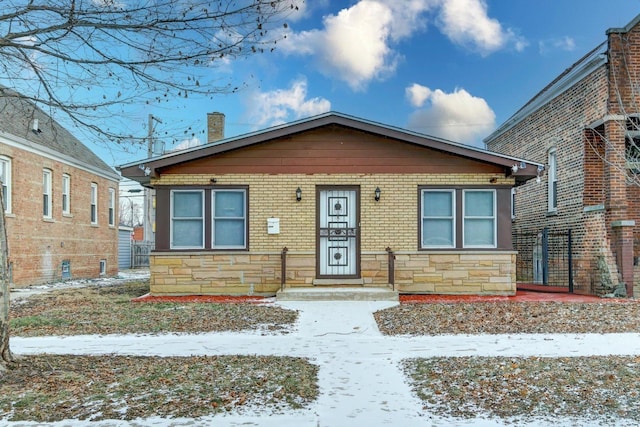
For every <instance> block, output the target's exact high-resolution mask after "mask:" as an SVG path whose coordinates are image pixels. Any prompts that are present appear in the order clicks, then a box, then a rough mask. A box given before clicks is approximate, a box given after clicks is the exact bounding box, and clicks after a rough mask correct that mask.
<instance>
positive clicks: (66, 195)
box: [62, 173, 71, 216]
mask: <svg viewBox="0 0 640 427" xmlns="http://www.w3.org/2000/svg"><path fill="white" fill-rule="evenodd" d="M62 215H67V216H68V215H71V176H70V175H69V174H66V173H65V174H62Z"/></svg>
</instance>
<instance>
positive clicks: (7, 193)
mask: <svg viewBox="0 0 640 427" xmlns="http://www.w3.org/2000/svg"><path fill="white" fill-rule="evenodd" d="M0 181H2V199H3V201H4V213H6V214H9V213H11V159H10V158H9V157H7V156H0Z"/></svg>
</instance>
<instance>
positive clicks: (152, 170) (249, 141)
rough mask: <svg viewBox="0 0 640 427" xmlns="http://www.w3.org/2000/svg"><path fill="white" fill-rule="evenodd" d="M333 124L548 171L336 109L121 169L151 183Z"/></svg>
mask: <svg viewBox="0 0 640 427" xmlns="http://www.w3.org/2000/svg"><path fill="white" fill-rule="evenodd" d="M330 125H338V126H344V127H345V128H349V129H354V130H359V131H362V132H366V133H371V134H375V135H378V136H382V137H386V138H389V139H394V140H398V141H401V142H405V143H410V144H415V145H418V146H421V147H425V148H429V149H433V150H438V151H441V152H444V153H448V154H452V155H456V156H460V157H464V158H467V159H473V160H475V161H480V162H485V163H488V164H492V165H496V166H501V167H503V168H504V171H505V175H506V176H511V175H513V176H514V177H515V178H516V183H517V184H520V183H523V182H525V181H527V180H529V179H531V178H535V177H537V176H539V175H540V174H541V173H542V171H544V165H542V164H539V163H534V162H530V161H527V160H524V159H520V158H516V157H512V156H507V155H504V154H500V153H495V152H491V151H489V150H485V149H481V148H477V147H473V146H470V145H465V144H460V143H456V142H452V141H447V140H445V139H440V138H436V137H431V136H427V135H424V134H420V133H416V132H412V131H408V130H406V129H400V128H396V127H391V126H386V125H382V124H380V123H376V122H371V121H367V120H363V119H359V118H356V117H353V116H348V115H345V114H341V113H335V112H329V113H325V114H321V115H318V116H314V117H310V118H307V119H303V120H299V121H296V122H293V123H289V124H286V125H281V126H276V127H272V128H269V129H266V130H263V131H259V132H254V133H250V134H245V135H240V136H237V137H233V138H227V139H224V140H221V141H217V142H213V143H210V144H206V145H201V146H198V147H192V148H189V149H186V150H182V151H178V152H173V153H168V154H165V155H163V156H159V157H154V158H148V159H144V160H140V161H137V162H132V163H127V164H124V165H121V166H119V167H117V169H118V170H119V171H121V173H122V175H123V176H124V177H126V178H129V179H132V180H134V181H137V182H139V183H141V184H142V185H146V186H148V185H150V181H151V178H157V177H158V176H159V171H160V170H161V169H162V168H164V167H168V166H174V165H177V164H181V163H185V162H190V161H193V160H197V159H201V158H206V157H210V156H216V155H218V154H222V153H226V152H229V151H233V150H239V149H242V148H244V147H249V146H252V145H255V144H261V143H265V142H268V141H272V140H276V139H279V138H285V137H290V136H292V135H295V134H298V133H301V132H305V131H310V130H314V129H318V128H321V127H324V126H330Z"/></svg>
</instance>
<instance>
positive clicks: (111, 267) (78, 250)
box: [0, 144, 118, 286]
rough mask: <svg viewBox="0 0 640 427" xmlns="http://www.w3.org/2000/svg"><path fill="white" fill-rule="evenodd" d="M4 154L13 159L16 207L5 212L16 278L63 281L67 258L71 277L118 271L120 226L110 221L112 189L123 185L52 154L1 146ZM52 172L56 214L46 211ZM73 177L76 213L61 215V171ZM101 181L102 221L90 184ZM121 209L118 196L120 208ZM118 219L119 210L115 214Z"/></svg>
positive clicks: (20, 283)
mask: <svg viewBox="0 0 640 427" xmlns="http://www.w3.org/2000/svg"><path fill="white" fill-rule="evenodd" d="M0 155H4V156H7V157H9V158H11V165H12V166H11V175H12V176H11V177H12V180H11V181H12V188H11V194H12V203H11V205H12V207H11V213H10V214H8V215H7V216H6V223H7V233H8V246H9V262H10V266H11V274H12V282H13V284H14V285H15V286H26V285H29V284H38V283H45V282H50V281H53V280H59V279H60V278H61V273H62V261H63V260H69V261H70V263H71V277H72V278H93V277H98V276H99V274H100V260H106V266H107V271H106V274H107V275H115V274H117V272H118V259H117V241H118V230H117V224H116V226H109V225H108V222H109V220H108V208H109V190H108V189H109V188H113V189H114V191H115V195H116V197H117V195H118V183H117V182H116V181H112V180H108V179H106V178H102V177H98V176H96V175H93V174H91V173H89V172H87V171H85V170H83V169H79V168H76V167H73V166H70V165H68V164H62V163H60V162H57V161H55V160H52V159H49V158H47V157H43V156H40V155H38V154H34V153H31V152H28V151H24V150H21V149H18V148H15V147H12V146H8V145H4V144H0ZM44 168H47V169H50V170H51V171H52V180H51V181H52V206H53V208H52V218H51V219H44V218H43V215H42V205H43V196H42V191H43V189H42V188H43V185H42V170H43V169H44ZM63 173H66V174H68V175H70V177H71V191H70V199H71V204H70V207H71V213H70V215H63V214H62V174H63ZM92 182H95V183H97V184H98V224H97V225H92V224H91V221H90V187H91V183H92ZM115 209H116V210H117V199H116V207H115ZM114 214H115V218H116V222H117V218H118V215H117V212H115V213H114Z"/></svg>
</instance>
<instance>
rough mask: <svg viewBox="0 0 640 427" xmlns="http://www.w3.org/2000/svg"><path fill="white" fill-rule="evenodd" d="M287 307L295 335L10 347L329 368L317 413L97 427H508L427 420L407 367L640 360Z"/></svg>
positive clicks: (566, 342)
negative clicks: (292, 360)
mask: <svg viewBox="0 0 640 427" xmlns="http://www.w3.org/2000/svg"><path fill="white" fill-rule="evenodd" d="M278 304H279V305H281V306H283V307H285V308H289V309H293V310H299V311H300V318H299V321H298V323H297V325H296V327H295V330H294V331H292V333H290V334H287V335H260V334H259V333H209V334H198V335H179V334H167V335H139V336H130V335H109V336H100V337H98V336H72V337H43V338H20V337H15V338H12V339H11V347H12V350H13V351H14V352H15V353H16V354H34V353H42V352H47V353H55V354H126V355H135V354H139V355H149V356H151V355H154V356H170V355H173V356H190V355H215V354H257V355H277V356H284V355H287V356H302V357H308V358H310V359H311V361H312V363H315V364H317V365H318V366H319V367H320V372H319V387H320V396H319V398H318V400H317V402H315V403H314V404H313V405H312V407H311V408H310V409H308V410H304V411H292V412H289V413H286V414H281V415H275V416H271V415H270V416H269V417H265V416H264V415H263V414H261V413H260V412H259V409H258V408H256V412H255V413H248V414H243V415H228V416H215V417H209V418H206V419H198V420H173V421H169V420H158V419H156V420H139V421H135V422H115V421H112V422H111V424H109V423H105V424H102V423H92V425H94V426H116V425H117V426H179V425H186V424H188V425H190V426H200V425H201V426H205V425H215V426H240V425H242V426H267V427H271V426H273V427H275V426H303V427H306V426H308V427H317V426H322V427H342V426H431V425H434V426H451V425H473V426H478V425H480V426H497V425H505V424H504V423H501V422H499V421H493V420H478V419H476V420H469V421H465V420H455V421H454V420H451V419H445V418H441V417H436V416H432V415H430V414H428V413H427V412H426V411H425V410H423V405H422V403H421V402H420V401H419V400H418V399H417V398H416V397H415V396H414V395H413V394H412V393H411V390H410V389H409V386H408V384H407V383H406V382H405V378H404V375H403V373H402V372H401V370H400V368H399V362H400V361H401V360H403V359H406V358H412V357H431V356H454V357H455V356H472V355H481V356H532V355H538V356H578V355H608V354H618V355H640V334H600V335H596V334H575V335H574V334H556V335H512V336H509V335H477V336H475V335H474V336H469V335H450V336H435V337H386V336H383V335H382V334H381V333H380V332H379V331H378V328H377V325H376V323H375V321H374V319H373V316H372V313H373V312H374V311H377V310H380V309H384V308H386V307H391V306H393V305H395V304H396V303H393V302H286V303H278ZM10 425H12V426H22V425H29V424H18V423H12V424H10ZM31 425H33V424H31ZM38 425H42V424H38ZM52 425H57V426H62V425H64V426H75V425H80V424H68V423H67V424H64V423H61V424H52ZM519 425H522V424H519ZM532 425H537V424H532ZM557 425H563V424H562V420H558V423H557ZM566 425H569V424H566ZM571 425H575V424H571Z"/></svg>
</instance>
